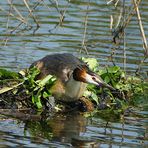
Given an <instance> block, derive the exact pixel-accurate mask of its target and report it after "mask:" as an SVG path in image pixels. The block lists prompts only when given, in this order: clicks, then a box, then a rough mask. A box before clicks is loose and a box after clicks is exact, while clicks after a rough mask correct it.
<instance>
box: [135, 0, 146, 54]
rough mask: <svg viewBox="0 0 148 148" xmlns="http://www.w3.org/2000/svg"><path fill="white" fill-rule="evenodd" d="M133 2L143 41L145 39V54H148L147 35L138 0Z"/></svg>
mask: <svg viewBox="0 0 148 148" xmlns="http://www.w3.org/2000/svg"><path fill="white" fill-rule="evenodd" d="M133 3H134V6H135V10H136V14H137V18H138V23H139V28H140V32H141V36H142V41H143V48H144V50H145V54H146V55H147V56H148V44H147V40H146V36H145V33H144V29H143V25H142V21H141V16H140V12H139V8H138V5H137V2H136V0H133Z"/></svg>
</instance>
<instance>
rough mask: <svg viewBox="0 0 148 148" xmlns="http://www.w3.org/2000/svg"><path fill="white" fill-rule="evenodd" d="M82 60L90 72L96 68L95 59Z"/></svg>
mask: <svg viewBox="0 0 148 148" xmlns="http://www.w3.org/2000/svg"><path fill="white" fill-rule="evenodd" d="M82 60H83V61H84V62H85V63H87V64H88V65H89V68H90V69H91V70H95V69H96V67H98V62H97V60H96V59H95V58H84V57H83V58H82Z"/></svg>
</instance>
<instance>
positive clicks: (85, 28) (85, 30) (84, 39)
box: [80, 0, 90, 54]
mask: <svg viewBox="0 0 148 148" xmlns="http://www.w3.org/2000/svg"><path fill="white" fill-rule="evenodd" d="M89 4H90V0H89V2H88V5H87V10H86V16H85V20H84V33H83V40H82V49H84V50H85V52H86V54H88V50H87V46H86V33H87V24H88V10H89ZM80 52H81V50H80Z"/></svg>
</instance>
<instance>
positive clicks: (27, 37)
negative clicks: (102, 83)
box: [0, 0, 148, 148]
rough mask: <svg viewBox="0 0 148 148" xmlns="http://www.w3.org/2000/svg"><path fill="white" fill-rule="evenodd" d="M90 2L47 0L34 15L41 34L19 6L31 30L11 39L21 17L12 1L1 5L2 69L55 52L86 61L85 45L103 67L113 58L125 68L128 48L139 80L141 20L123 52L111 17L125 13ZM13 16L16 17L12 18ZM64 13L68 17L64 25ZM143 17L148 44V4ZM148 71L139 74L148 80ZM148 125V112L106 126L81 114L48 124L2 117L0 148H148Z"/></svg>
mask: <svg viewBox="0 0 148 148" xmlns="http://www.w3.org/2000/svg"><path fill="white" fill-rule="evenodd" d="M27 2H28V4H29V6H30V9H32V8H33V7H34V6H35V5H36V3H37V1H36V0H33V1H31V2H29V1H27ZM56 2H57V4H58V9H56ZM88 2H89V1H81V0H78V1H70V3H68V1H66V0H61V1H47V0H44V1H43V2H41V4H40V5H38V6H37V8H36V10H35V12H34V13H33V15H34V16H35V18H36V20H37V21H38V22H39V24H40V27H39V28H38V29H37V28H36V24H35V23H34V21H33V19H32V17H27V16H28V14H29V12H28V10H27V8H26V7H25V6H24V3H23V1H20V0H14V1H13V4H14V6H15V7H16V8H17V10H18V11H19V12H21V15H22V17H23V18H25V21H26V22H27V25H28V26H29V27H28V26H27V25H26V24H22V25H20V26H19V28H17V29H16V31H14V32H13V33H12V34H11V35H10V32H11V31H12V30H14V29H15V28H16V27H17V26H18V25H19V24H20V21H18V20H17V19H18V18H20V16H19V14H18V13H17V12H16V11H14V9H15V8H14V7H13V8H11V7H10V5H8V1H0V10H1V11H0V25H1V27H0V67H3V68H7V69H10V70H14V71H19V70H21V69H23V68H26V67H28V66H29V65H30V64H31V63H32V62H33V61H35V60H37V59H39V58H41V57H43V56H45V55H47V54H50V53H55V52H58V53H62V52H69V53H73V54H74V55H76V56H79V57H81V56H82V55H83V56H87V55H86V54H85V53H86V52H85V48H84V45H83V41H85V45H86V48H87V52H88V53H89V57H95V58H97V59H98V61H99V63H100V66H102V67H103V66H105V65H113V64H112V62H111V61H110V58H111V54H112V53H113V52H114V55H113V60H114V62H115V64H116V65H119V66H120V67H121V68H123V61H124V55H123V49H124V48H125V50H126V70H127V72H128V73H130V74H134V72H135V71H136V69H137V68H138V65H139V63H140V62H141V60H143V59H144V55H145V54H144V49H143V45H142V40H141V34H140V31H139V26H138V22H137V18H136V15H134V16H133V17H132V19H131V22H130V24H129V25H128V27H127V28H126V29H125V43H126V44H125V47H123V44H122V41H121V43H120V44H119V45H117V44H114V43H113V42H112V39H113V36H112V35H111V31H110V16H111V15H113V17H115V18H116V17H117V16H119V13H120V10H121V7H117V8H114V7H113V5H112V4H111V5H107V4H106V2H107V1H101V0H98V1H96V0H92V1H91V2H90V3H89V5H88ZM130 5H131V4H130V1H126V14H127V13H129V12H130V8H131V7H129V6H130ZM8 12H11V13H12V14H14V15H15V17H12V16H8ZM60 12H63V13H65V17H64V21H63V22H61V24H59V21H60V18H62V15H61V13H60ZM140 13H141V16H142V23H143V26H144V31H145V34H146V37H147V38H148V19H147V17H148V2H147V1H142V2H141V5H140ZM86 20H87V21H86ZM117 20H118V18H117ZM115 25H116V23H115ZM6 26H7V27H6ZM30 26H31V27H32V28H30ZM85 29H86V30H85ZM85 31H86V34H85V33H84V32H85ZM117 41H119V40H117ZM80 51H81V52H80ZM147 71H148V61H147V60H146V61H145V62H144V63H143V64H142V65H141V70H140V72H141V73H140V74H142V75H143V76H144V77H147ZM147 119H148V112H147V108H143V107H142V108H140V109H139V108H138V109H137V108H136V109H135V110H134V111H133V113H131V114H128V115H126V116H125V117H124V118H123V119H121V120H118V121H114V120H112V119H108V121H107V120H106V119H102V118H100V116H95V117H92V118H86V117H85V116H82V115H79V114H76V115H55V116H53V117H50V118H49V119H47V120H45V121H40V120H37V121H30V120H17V119H14V118H7V117H1V120H0V137H1V138H0V143H1V145H0V147H8V146H10V147H21V146H22V147H23V146H24V147H72V146H74V147H80V146H81V147H82V146H83V147H90V146H94V147H138V148H139V147H147V145H148V134H147V133H148V129H147V123H148V120H147Z"/></svg>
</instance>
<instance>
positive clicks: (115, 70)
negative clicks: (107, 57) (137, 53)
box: [107, 66, 120, 73]
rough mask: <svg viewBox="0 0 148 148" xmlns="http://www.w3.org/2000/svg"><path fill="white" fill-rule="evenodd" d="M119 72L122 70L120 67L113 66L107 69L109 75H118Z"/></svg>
mask: <svg viewBox="0 0 148 148" xmlns="http://www.w3.org/2000/svg"><path fill="white" fill-rule="evenodd" d="M119 70H120V67H119V66H112V67H108V68H107V71H108V72H109V73H117V72H118V71H119Z"/></svg>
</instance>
